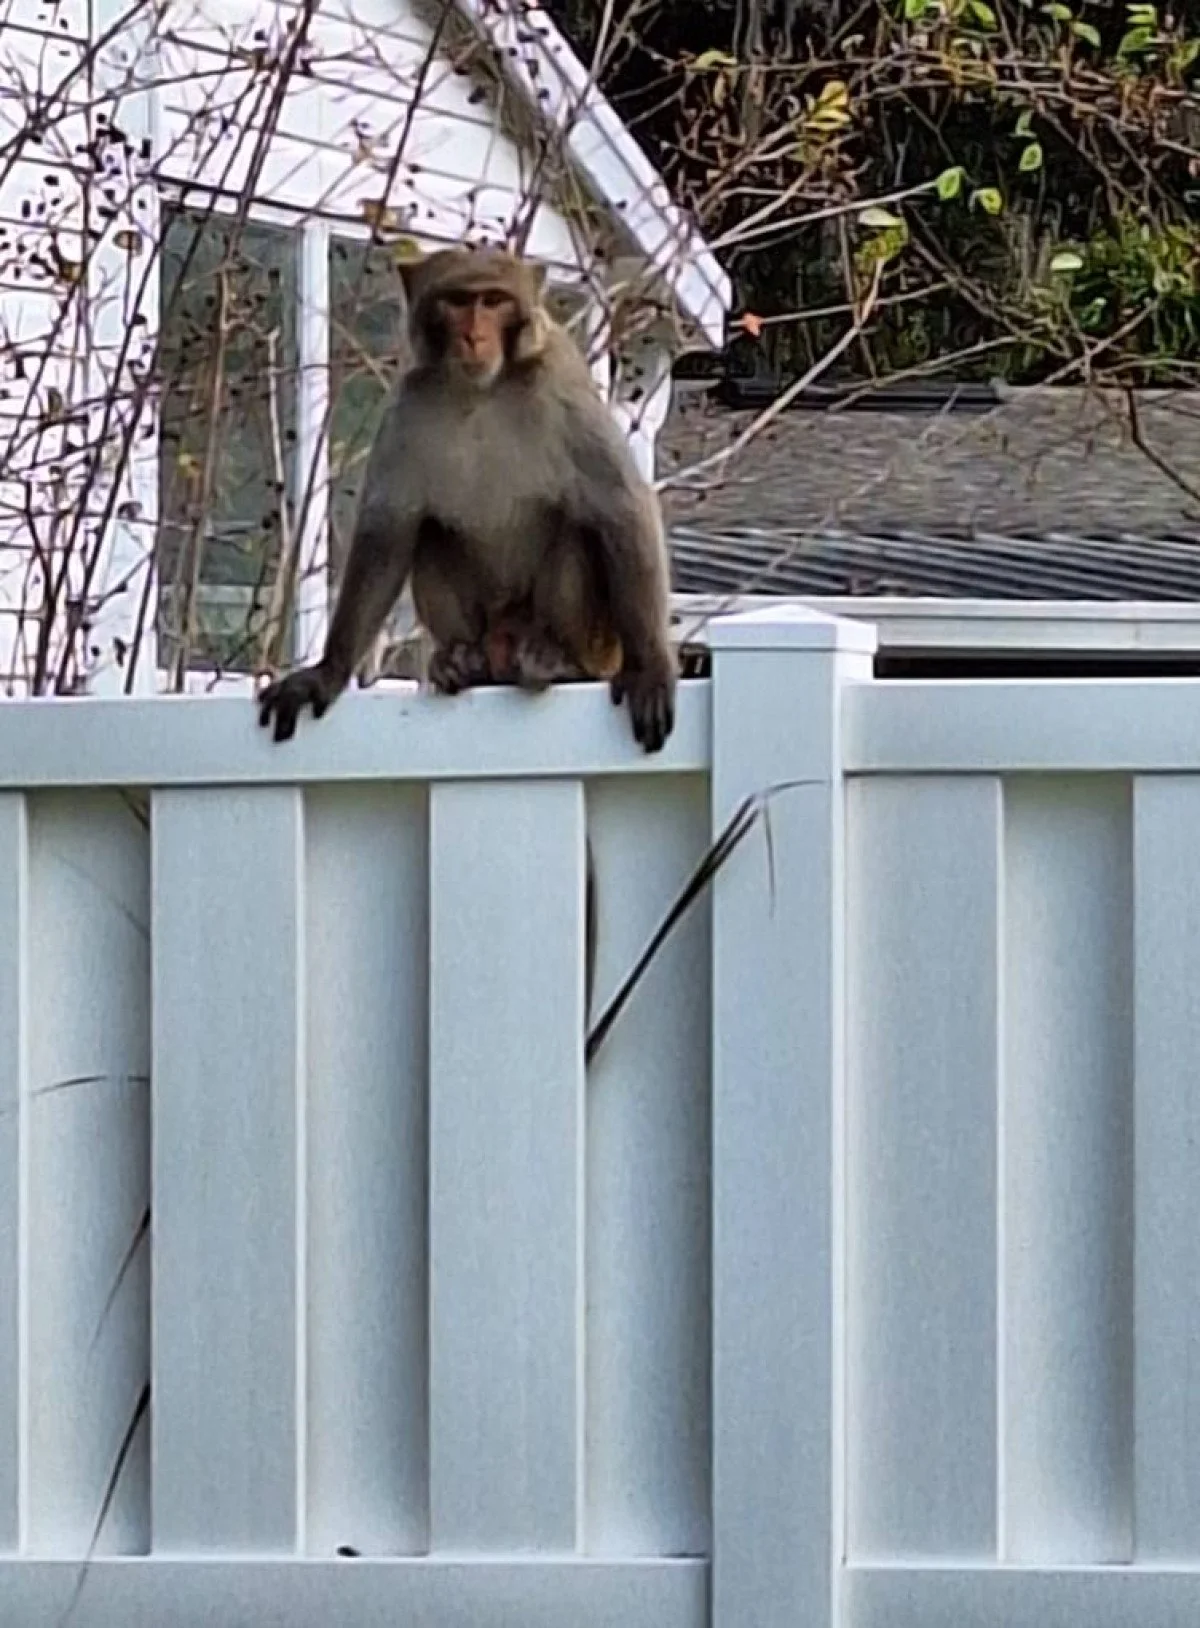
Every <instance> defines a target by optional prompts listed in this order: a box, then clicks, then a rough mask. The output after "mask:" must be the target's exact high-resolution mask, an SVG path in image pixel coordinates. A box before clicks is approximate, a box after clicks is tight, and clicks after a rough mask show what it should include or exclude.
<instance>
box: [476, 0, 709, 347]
mask: <svg viewBox="0 0 1200 1628" xmlns="http://www.w3.org/2000/svg"><path fill="white" fill-rule="evenodd" d="M454 4H455V6H456V8H457V10H458V11H459V12H460V13H461V14H462V15H463V16H464V17H465V18H466V19H467V21H468V22H469V23H470V24H471V25H472V27H473V28H475V29H476V31H477V32H478V33H479V34H481V35H482V36H483V37H484V38H485V39H486V40H487V41H488V42H489V43H490V44H491V45H492V46H493V48H494V49H495V51H496V53H497V57H498V60H499V63H500V66H501V70H502V71H503V72H504V74H505V75H506V76H507V77H508V78H510V79H511V80H512V82H513V84H514V86H515V87H516V88H517V89H519V90H520V92H521V93H522V95H523V96H524V98H525V100H526V101H527V102H528V103H529V105H530V107H531V108H533V109H534V110H535V111H536V113H537V115H538V116H539V117H540V118H542V119H544V120H547V121H548V122H550V123H552V124H553V125H555V126H557V128H558V129H559V130H560V131H562V130H564V129H565V130H566V149H567V152H568V154H569V156H570V158H571V160H572V162H573V163H574V164H575V165H576V166H577V167H578V168H579V169H580V170H581V171H582V173H583V174H584V175H585V176H586V177H587V179H588V181H589V182H590V183H591V185H592V186H593V187H594V188H595V190H596V192H597V193H598V194H599V196H600V197H601V198H602V199H603V200H605V201H607V202H608V203H609V204H611V205H614V206H615V205H616V204H617V202H618V201H620V202H621V203H623V204H625V205H626V207H624V208H622V209H621V210H620V219H621V221H622V222H623V223H624V225H625V227H626V229H627V231H628V232H629V234H630V236H631V237H632V238H633V240H634V242H635V243H636V244H637V246H638V248H639V249H640V250H641V251H642V253H643V254H644V255H645V256H646V259H647V260H648V261H649V262H650V265H651V266H652V267H653V268H655V269H656V270H658V271H659V272H660V273H661V274H662V276H663V278H664V280H665V281H666V283H667V284H668V286H669V287H670V288H671V291H672V293H673V294H674V296H675V299H676V300H677V301H678V303H679V305H680V307H681V308H682V310H683V312H684V313H685V315H686V316H687V317H688V318H689V319H690V320H691V321H692V322H694V323H695V324H696V326H697V328H699V330H700V332H701V333H702V334H703V336H704V338H705V340H706V341H707V343H708V344H709V345H710V346H712V348H713V349H714V350H717V349H719V348H720V347H721V346H722V345H723V344H724V343H725V320H726V317H727V316H728V313H729V309H730V307H731V305H732V303H733V285H732V283H731V282H730V279H729V277H728V275H727V273H726V272H725V271H724V270H722V268H721V266H720V264H719V262H718V261H717V258H716V256H715V255H714V254H713V252H712V250H711V249H710V248H709V247H708V244H707V243H706V242H705V241H704V238H703V237H702V236H701V234H700V232H699V231H698V230H697V229H696V227H695V226H694V225H693V224H692V223H691V221H689V220H688V219H687V217H686V215H685V214H684V212H683V210H681V209H680V208H679V207H678V205H677V204H676V203H675V202H674V201H673V199H672V198H671V195H670V192H669V191H668V188H667V185H666V183H665V181H664V180H663V179H662V177H661V176H660V175H659V173H658V171H657V170H656V169H655V167H654V165H653V164H652V163H651V162H650V160H649V159H648V158H647V156H646V154H645V153H644V152H643V151H642V149H641V147H640V146H639V145H638V143H637V142H636V141H635V140H634V138H633V136H632V135H631V134H630V132H629V131H628V129H627V128H626V127H625V124H624V122H623V121H622V119H621V117H620V115H619V114H618V113H617V112H616V110H615V108H613V106H612V104H611V103H610V102H609V101H608V99H607V98H606V97H605V96H604V95H603V94H602V93H601V91H600V90H599V89H598V88H597V86H596V85H595V84H594V83H593V81H592V79H591V75H590V74H589V72H588V70H587V69H586V68H585V67H584V65H583V63H582V62H580V60H579V58H578V57H577V56H576V55H575V52H574V51H573V50H572V49H571V47H570V45H568V43H567V41H566V40H565V39H564V37H563V35H562V33H561V31H560V30H559V28H558V27H557V25H556V24H555V22H554V21H553V19H552V18H551V17H550V15H549V14H548V12H546V11H545V9H544V8H543V7H542V6H541V5H540V4H537V3H533V4H524V3H522V5H521V10H520V11H519V12H517V11H514V9H513V7H512V4H511V0H454ZM531 51H532V52H533V54H534V59H535V61H536V71H535V73H531V72H530V68H529V65H528V54H529V53H530V52H531Z"/></svg>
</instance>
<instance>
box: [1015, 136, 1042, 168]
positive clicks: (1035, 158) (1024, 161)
mask: <svg viewBox="0 0 1200 1628" xmlns="http://www.w3.org/2000/svg"><path fill="white" fill-rule="evenodd" d="M1041 167H1042V144H1041V142H1040V141H1031V142H1030V143H1029V145H1028V147H1026V148H1025V150H1024V152H1023V153H1022V154H1021V162H1020V163H1019V164H1018V165H1017V168H1018V169H1019V170H1040V169H1041Z"/></svg>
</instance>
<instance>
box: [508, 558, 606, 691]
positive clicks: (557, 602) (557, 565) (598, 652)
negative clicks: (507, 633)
mask: <svg viewBox="0 0 1200 1628" xmlns="http://www.w3.org/2000/svg"><path fill="white" fill-rule="evenodd" d="M603 620H604V618H603V615H602V596H601V593H600V588H599V585H598V583H597V582H596V581H595V579H594V575H593V573H592V572H591V571H590V570H589V569H588V564H587V561H586V559H585V557H584V555H583V552H582V550H581V548H580V547H579V546H578V545H577V543H576V541H575V539H574V538H561V539H559V540H557V541H556V542H555V543H554V544H553V545H552V546H551V548H550V549H549V551H548V553H547V555H546V558H545V560H544V561H543V562H542V566H541V569H540V570H539V572H538V577H537V581H536V583H535V584H534V590H533V605H532V614H531V616H530V621H529V626H528V627H527V628H526V629H525V631H524V633H523V635H522V637H521V638H520V640H519V641H518V647H517V651H516V656H515V665H516V667H517V682H518V683H519V684H520V685H521V686H522V687H523V688H525V689H530V690H542V689H545V688H547V687H548V686H549V685H551V684H569V683H573V682H578V681H580V680H582V679H589V678H611V677H612V676H613V674H614V673H615V672H617V670H618V669H619V667H620V651H619V648H615V641H614V640H612V639H611V638H610V637H608V636H606V635H605V633H604V630H603Z"/></svg>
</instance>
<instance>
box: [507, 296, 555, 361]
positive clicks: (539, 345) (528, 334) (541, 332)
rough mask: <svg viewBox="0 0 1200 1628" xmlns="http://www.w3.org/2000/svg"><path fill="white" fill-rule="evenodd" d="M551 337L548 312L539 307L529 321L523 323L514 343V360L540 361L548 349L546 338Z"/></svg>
mask: <svg viewBox="0 0 1200 1628" xmlns="http://www.w3.org/2000/svg"><path fill="white" fill-rule="evenodd" d="M549 337H550V323H549V321H548V320H547V317H546V313H545V312H544V311H543V310H541V309H540V308H539V309H537V310H535V311H534V312H533V314H532V315H531V316H530V318H529V321H528V322H526V323H523V324H522V326H521V328H520V330H519V332H518V334H517V337H516V341H515V343H514V345H513V360H514V361H515V362H536V361H538V360H539V358H540V357H541V356H542V354H543V352H544V351H545V349H546V340H547V339H548V338H549Z"/></svg>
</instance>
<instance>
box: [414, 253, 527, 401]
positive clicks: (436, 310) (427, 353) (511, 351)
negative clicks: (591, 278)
mask: <svg viewBox="0 0 1200 1628" xmlns="http://www.w3.org/2000/svg"><path fill="white" fill-rule="evenodd" d="M400 274H401V276H402V278H403V280H404V290H405V294H406V295H407V298H408V327H409V336H410V338H411V341H412V346H413V351H414V354H415V356H416V358H417V361H418V362H419V363H421V364H423V365H426V366H428V365H430V364H435V365H439V366H442V367H445V368H448V369H450V370H452V371H453V372H454V373H455V374H456V375H457V376H458V377H460V378H461V379H463V380H464V381H466V382H468V383H470V384H473V385H476V386H477V387H478V388H480V389H486V388H487V387H488V386H489V385H492V384H494V383H495V382H496V380H497V379H498V378H499V377H500V375H501V374H502V373H503V372H505V370H506V369H508V368H510V367H514V366H517V367H519V366H522V365H527V364H529V363H531V362H534V361H536V360H537V358H538V357H539V356H540V355H541V353H542V350H543V349H544V347H545V340H546V328H547V323H548V320H549V319H548V318H547V316H546V313H545V310H544V308H543V305H542V288H543V285H544V283H545V276H546V274H545V269H544V268H543V267H540V266H535V265H532V264H530V263H529V262H528V261H525V260H521V259H520V258H518V256H516V255H513V254H507V253H505V252H504V250H502V249H439V250H438V252H437V253H436V254H431V255H429V256H428V257H427V258H425V259H422V260H412V261H407V262H404V263H403V264H402V265H401V267H400Z"/></svg>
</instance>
